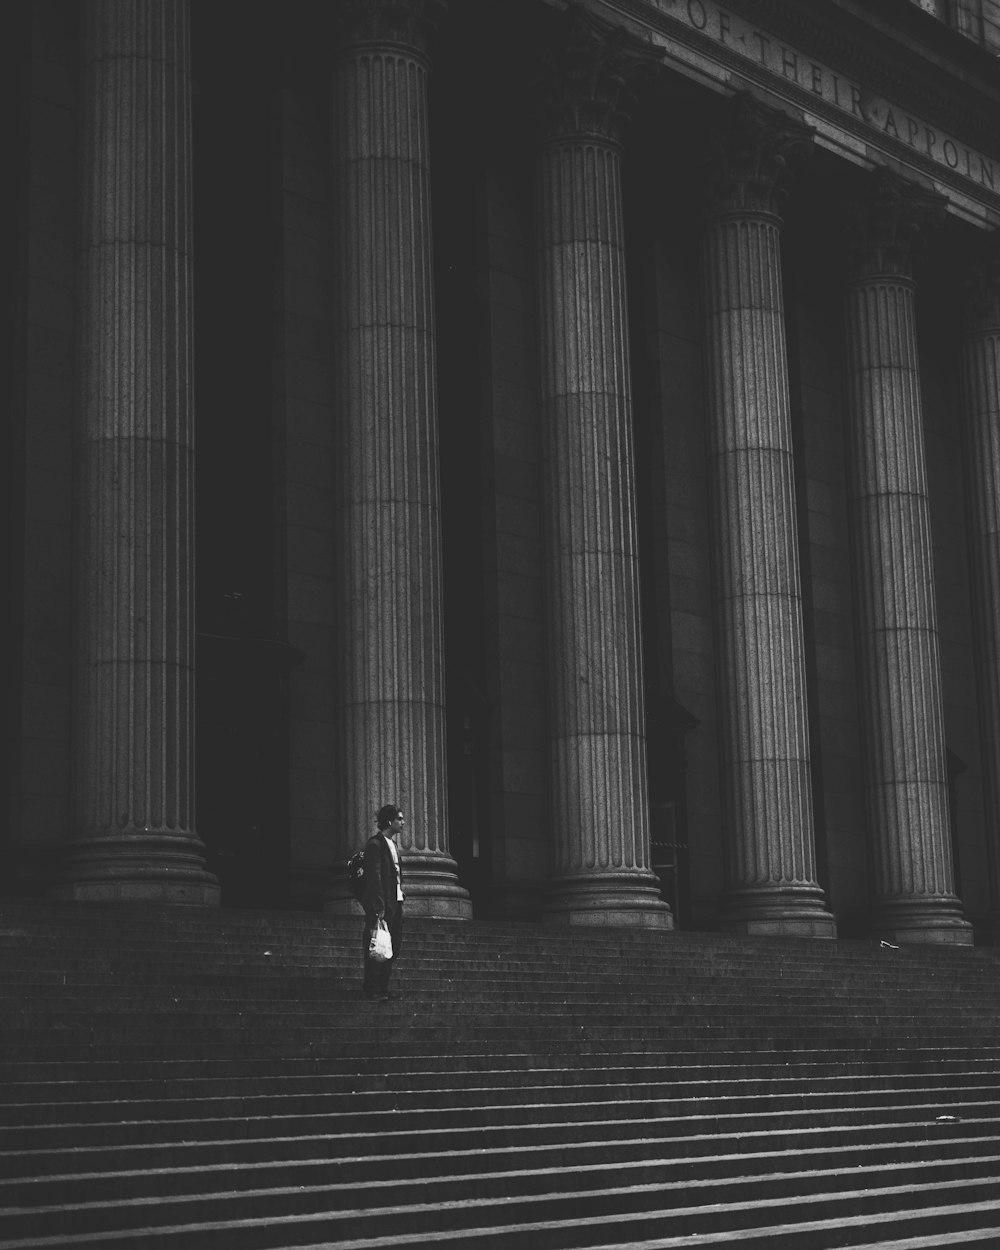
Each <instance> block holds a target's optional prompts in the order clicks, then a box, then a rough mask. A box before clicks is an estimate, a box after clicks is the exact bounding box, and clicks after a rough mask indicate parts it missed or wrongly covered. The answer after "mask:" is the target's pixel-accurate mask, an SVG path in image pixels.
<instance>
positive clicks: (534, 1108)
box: [0, 1089, 1000, 1153]
mask: <svg viewBox="0 0 1000 1250" xmlns="http://www.w3.org/2000/svg"><path fill="white" fill-rule="evenodd" d="M612 1107H613V1113H612V1114H609V1109H610V1108H612ZM942 1117H944V1118H946V1119H947V1121H948V1122H959V1123H962V1124H965V1123H966V1122H973V1121H983V1120H991V1119H995V1118H998V1117H1000V1089H997V1090H996V1091H991V1093H990V1095H989V1096H985V1097H984V1096H982V1095H976V1096H973V1097H970V1098H968V1099H966V1100H964V1101H961V1102H960V1101H958V1100H956V1099H953V1098H949V1099H948V1100H946V1101H945V1102H944V1103H943V1104H942V1102H940V1101H936V1100H931V1101H920V1100H913V1101H908V1102H906V1103H905V1104H901V1103H895V1102H891V1101H885V1100H883V1101H877V1100H872V1101H870V1102H869V1101H862V1100H858V1099H857V1098H856V1096H854V1095H852V1097H851V1098H850V1099H848V1100H842V1101H840V1102H839V1103H837V1104H836V1105H834V1106H827V1107H814V1108H801V1107H789V1108H783V1109H778V1110H768V1111H756V1110H754V1111H742V1110H739V1109H730V1110H725V1111H723V1110H719V1111H716V1110H714V1109H708V1110H706V1111H704V1112H703V1111H700V1110H697V1109H696V1108H695V1107H693V1106H680V1105H678V1103H677V1102H676V1101H675V1100H673V1099H663V1100H657V1099H652V1098H643V1099H637V1100H635V1101H634V1102H619V1103H616V1104H615V1103H612V1104H609V1103H607V1102H576V1103H571V1104H564V1103H560V1104H557V1105H553V1104H547V1103H530V1102H526V1103H523V1104H518V1105H512V1104H505V1103H496V1104H492V1105H491V1104H484V1105H482V1106H478V1107H447V1108H415V1109H409V1110H379V1109H375V1108H371V1107H368V1108H361V1109H356V1110H352V1111H343V1112H326V1113H322V1112H319V1113H302V1114H288V1115H281V1116H278V1115H269V1116H251V1115H248V1116H240V1117H225V1116H211V1115H208V1116H204V1117H197V1118H184V1119H177V1120H170V1119H164V1118H159V1117H158V1118H157V1119H155V1120H152V1121H150V1120H132V1121H126V1122H121V1121H115V1120H111V1121H96V1122H91V1123H78V1122H64V1123H48V1124H41V1123H33V1124H26V1125H16V1124H2V1125H0V1152H10V1153H14V1152H16V1151H21V1150H44V1149H51V1148H53V1147H54V1146H56V1145H61V1144H68V1145H70V1146H72V1147H74V1148H76V1147H83V1146H116V1145H117V1146H121V1145H133V1144H142V1143H144V1142H146V1141H149V1140H155V1141H156V1142H158V1143H160V1144H165V1143H167V1142H179V1141H205V1140H219V1139H226V1138H234V1137H240V1138H258V1139H266V1138H267V1137H269V1136H271V1135H274V1134H276V1135H278V1136H281V1137H292V1136H294V1137H301V1136H326V1137H329V1138H331V1139H333V1138H337V1139H339V1140H340V1142H341V1145H342V1148H343V1150H344V1151H345V1152H346V1153H353V1152H355V1151H357V1150H359V1149H361V1150H363V1149H365V1139H366V1137H367V1136H370V1135H371V1134H375V1133H377V1134H378V1135H379V1137H380V1148H382V1143H384V1142H390V1141H391V1142H394V1143H397V1144H398V1145H399V1147H400V1148H403V1149H412V1146H408V1145H407V1143H409V1142H412V1141H413V1140H414V1139H426V1140H427V1141H428V1142H433V1141H439V1140H440V1137H441V1134H448V1136H449V1139H450V1140H453V1141H455V1142H458V1141H459V1140H461V1141H462V1142H464V1143H465V1144H466V1145H467V1147H468V1148H469V1149H476V1148H477V1142H478V1143H479V1144H480V1145H485V1144H487V1143H489V1142H494V1141H501V1140H502V1141H513V1142H517V1141H522V1140H524V1138H525V1136H526V1135H527V1136H530V1137H531V1138H533V1139H536V1140H538V1141H546V1142H551V1141H555V1140H562V1139H566V1140H573V1139H579V1137H580V1136H581V1134H582V1133H588V1132H593V1131H594V1128H595V1126H596V1125H603V1126H604V1131H605V1132H606V1133H607V1134H608V1135H609V1136H619V1137H620V1136H622V1135H624V1134H628V1133H638V1134H640V1135H642V1136H647V1137H648V1136H660V1135H665V1136H674V1137H686V1136H690V1135H693V1134H697V1133H702V1132H705V1131H706V1129H707V1128H708V1127H711V1129H712V1130H713V1131H714V1132H716V1133H736V1132H739V1131H744V1132H757V1131H765V1130H766V1131H770V1132H774V1133H777V1132H785V1131H789V1130H794V1129H795V1128H799V1127H807V1128H813V1127H820V1126H824V1127H830V1128H832V1127H844V1126H850V1125H858V1124H867V1125H873V1124H878V1125H882V1126H886V1125H893V1124H897V1125H898V1124H922V1125H932V1124H935V1123H938V1122H940V1121H941V1120H942Z"/></svg>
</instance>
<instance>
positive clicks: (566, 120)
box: [540, 5, 663, 143]
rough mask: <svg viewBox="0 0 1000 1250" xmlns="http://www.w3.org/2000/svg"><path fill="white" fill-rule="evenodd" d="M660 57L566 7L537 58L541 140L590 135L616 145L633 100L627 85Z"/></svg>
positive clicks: (622, 31) (617, 29)
mask: <svg viewBox="0 0 1000 1250" xmlns="http://www.w3.org/2000/svg"><path fill="white" fill-rule="evenodd" d="M662 55H663V54H662V52H660V51H659V50H658V49H656V48H654V47H653V46H652V45H651V44H650V43H647V42H645V41H644V40H642V39H639V38H638V37H636V36H635V35H632V34H630V33H629V32H628V31H627V30H625V29H624V28H623V27H621V26H609V25H608V24H607V23H605V22H602V21H599V20H598V19H597V18H595V17H593V16H592V15H591V14H590V13H588V12H587V11H586V10H585V9H582V8H580V7H579V6H578V5H571V6H570V7H569V8H568V9H567V10H566V12H565V13H563V14H562V15H561V22H560V29H559V32H558V35H557V38H556V39H555V40H554V41H553V46H552V47H550V48H548V49H546V50H545V51H544V52H543V54H542V58H541V60H542V75H541V83H540V87H541V119H542V137H543V139H546V140H551V139H562V138H570V137H580V136H590V137H592V138H595V139H598V140H601V141H603V142H607V143H618V142H619V141H620V138H621V123H622V122H623V121H624V120H626V119H627V117H628V109H629V107H630V105H631V103H632V100H633V95H632V91H631V85H632V84H633V83H634V81H635V79H636V78H637V76H638V75H640V74H642V73H643V72H647V71H648V70H649V69H651V68H652V66H654V65H656V64H657V63H658V62H659V60H660V57H661V56H662Z"/></svg>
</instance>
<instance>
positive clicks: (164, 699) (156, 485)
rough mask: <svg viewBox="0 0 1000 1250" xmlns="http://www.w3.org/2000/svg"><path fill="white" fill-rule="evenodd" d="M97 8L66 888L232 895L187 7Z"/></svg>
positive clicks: (88, 155)
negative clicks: (204, 669)
mask: <svg viewBox="0 0 1000 1250" xmlns="http://www.w3.org/2000/svg"><path fill="white" fill-rule="evenodd" d="M81 14H82V16H81V21H82V24H83V32H82V39H83V91H82V101H83V112H82V132H81V133H82V148H83V159H82V161H81V164H80V169H81V171H82V175H81V176H82V187H81V203H82V206H83V231H82V244H81V247H82V253H81V265H80V275H81V276H80V298H79V305H78V307H79V310H80V324H81V330H80V336H79V358H78V376H79V401H78V404H79V427H78V436H77V444H76V449H75V462H74V474H75V487H76V493H77V514H76V527H77V533H76V544H77V545H76V553H75V562H76V570H77V577H76V605H75V620H74V633H75V639H76V653H75V657H74V660H75V663H74V699H75V707H74V719H73V751H74V812H73V814H74V825H75V828H74V831H73V832H74V834H75V843H74V845H73V846H72V847H71V849H70V853H69V855H68V858H67V861H66V864H65V867H64V872H63V876H62V879H61V880H60V881H59V883H58V884H57V887H56V893H57V894H59V895H61V896H63V897H72V898H81V899H144V900H156V901H163V902H179V903H215V902H217V901H218V896H219V891H218V885H217V883H216V880H215V878H214V877H213V876H211V874H209V873H208V872H207V871H206V868H205V860H204V848H203V846H202V844H201V842H200V841H199V840H198V838H197V837H196V835H195V831H194V767H193V764H194V437H193V435H194V412H193V394H192V390H193V385H192V384H193V374H194V370H193V360H192V319H191V107H190V97H191V93H190V77H189V74H190V71H189V47H188V43H189V36H188V20H189V17H188V5H187V2H186V0H91V2H90V3H88V4H86V5H84V6H83V8H82V10H81Z"/></svg>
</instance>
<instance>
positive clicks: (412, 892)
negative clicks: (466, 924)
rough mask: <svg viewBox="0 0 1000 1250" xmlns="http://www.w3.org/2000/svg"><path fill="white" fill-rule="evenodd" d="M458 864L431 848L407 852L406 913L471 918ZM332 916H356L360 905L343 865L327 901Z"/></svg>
mask: <svg viewBox="0 0 1000 1250" xmlns="http://www.w3.org/2000/svg"><path fill="white" fill-rule="evenodd" d="M457 873H458V865H457V864H456V863H455V861H454V860H453V859H449V858H448V857H447V856H446V855H436V854H434V853H432V852H427V851H404V852H403V892H404V893H405V895H406V905H405V908H404V914H405V915H406V916H427V917H430V918H432V919H436V920H471V919H472V900H471V899H470V898H469V892H468V890H465V889H463V887H462V886H460V885H459V884H458V876H457ZM323 911H324V912H325V913H326V914H327V915H329V916H356V915H360V914H361V907H360V904H359V903H358V902H357V901H356V900H355V899H354V898H353V897H352V896H351V895H350V894H349V893H348V890H347V882H346V880H345V878H344V875H343V868H341V869H340V874H339V876H338V879H337V881H335V883H334V885H333V886H332V888H331V889H330V891H329V892H328V893H327V895H326V897H325V898H324V900H323Z"/></svg>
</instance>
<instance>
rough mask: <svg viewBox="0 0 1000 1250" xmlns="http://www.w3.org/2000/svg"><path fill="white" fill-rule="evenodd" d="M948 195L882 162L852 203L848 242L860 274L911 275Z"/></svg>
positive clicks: (941, 213) (864, 275) (936, 223)
mask: <svg viewBox="0 0 1000 1250" xmlns="http://www.w3.org/2000/svg"><path fill="white" fill-rule="evenodd" d="M944 209H945V200H944V198H943V197H942V196H940V195H938V194H937V193H936V192H935V191H928V190H926V189H925V188H924V187H920V186H917V185H916V184H915V183H912V182H907V181H906V180H905V179H904V178H900V177H899V175H898V174H894V173H892V172H891V171H890V170H888V169H883V168H881V167H879V168H878V169H875V170H873V171H872V172H871V173H870V174H867V175H866V177H865V180H864V183H863V184H862V187H861V189H860V191H859V192H858V194H856V195H855V197H854V198H853V199H852V200H851V201H850V203H849V204H848V206H847V244H848V249H849V251H850V256H851V261H852V263H853V266H854V273H855V276H856V277H858V278H867V277H875V276H877V275H885V276H888V277H902V278H909V277H912V274H913V259H914V257H915V256H916V254H917V252H918V250H919V248H920V246H921V244H922V243H923V241H924V239H925V238H926V235H927V232H928V231H929V230H931V229H933V227H934V226H936V225H938V224H939V223H940V222H941V221H942V220H943V218H944Z"/></svg>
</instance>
